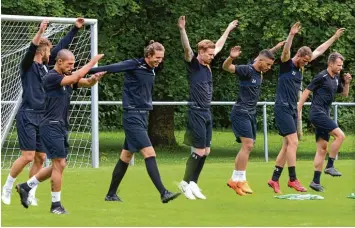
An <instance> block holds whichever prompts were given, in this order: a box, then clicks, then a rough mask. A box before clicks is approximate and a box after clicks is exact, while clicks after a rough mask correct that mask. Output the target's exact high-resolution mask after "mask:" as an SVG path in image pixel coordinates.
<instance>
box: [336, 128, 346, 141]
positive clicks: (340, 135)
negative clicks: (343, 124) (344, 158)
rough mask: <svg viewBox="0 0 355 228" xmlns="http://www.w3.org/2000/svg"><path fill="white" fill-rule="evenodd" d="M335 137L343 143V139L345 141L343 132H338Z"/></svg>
mask: <svg viewBox="0 0 355 228" xmlns="http://www.w3.org/2000/svg"><path fill="white" fill-rule="evenodd" d="M337 137H338V139H339V140H341V141H344V139H345V134H344V132H343V131H342V130H340V131H339V133H338V136H337Z"/></svg>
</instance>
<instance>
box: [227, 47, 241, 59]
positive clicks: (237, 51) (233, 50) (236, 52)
mask: <svg viewBox="0 0 355 228" xmlns="http://www.w3.org/2000/svg"><path fill="white" fill-rule="evenodd" d="M240 49H241V48H240V46H234V47H232V48H231V51H230V54H229V56H230V57H231V58H232V59H235V58H237V57H239V56H240V54H241V53H242V51H241V50H240Z"/></svg>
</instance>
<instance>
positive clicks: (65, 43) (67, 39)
mask: <svg viewBox="0 0 355 228" xmlns="http://www.w3.org/2000/svg"><path fill="white" fill-rule="evenodd" d="M84 22H85V21H84V18H78V19H76V21H75V25H74V27H73V28H72V29H71V30H70V31H69V32H68V34H67V35H65V36H64V37H63V38H62V39H61V40H60V41H59V43H58V44H57V45H56V46H55V48H53V49H52V50H51V55H50V57H49V63H48V65H54V64H55V59H56V57H57V54H58V52H59V51H60V50H62V49H67V48H68V47H69V44H70V43H71V42H72V41H73V39H74V37H75V35H76V34H77V33H78V31H79V29H81V28H82V27H83V25H84Z"/></svg>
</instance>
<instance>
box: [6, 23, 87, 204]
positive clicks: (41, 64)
mask: <svg viewBox="0 0 355 228" xmlns="http://www.w3.org/2000/svg"><path fill="white" fill-rule="evenodd" d="M83 24H84V19H83V18H78V19H77V20H76V22H75V26H74V27H73V28H72V29H71V30H70V31H69V33H68V34H67V35H66V36H65V37H63V39H61V40H60V41H59V43H58V44H57V45H56V46H55V48H53V49H52V50H51V48H52V43H51V42H50V41H49V40H48V39H47V38H44V37H42V35H43V34H44V32H45V30H46V28H47V25H48V20H44V21H42V23H41V24H40V27H39V30H38V32H37V33H36V35H35V36H34V38H33V40H32V42H31V44H30V47H29V48H28V50H27V52H26V53H25V56H24V58H23V59H22V61H21V63H20V76H21V83H22V89H23V92H22V103H21V106H20V108H19V111H18V113H17V116H16V127H17V135H18V140H19V144H20V149H21V155H20V157H19V158H17V159H16V160H15V162H14V163H13V164H12V167H11V169H10V173H9V175H8V177H7V179H6V182H5V185H4V187H3V189H2V197H1V199H2V202H3V203H4V204H7V205H9V204H10V203H11V191H12V187H13V183H14V182H15V180H16V178H17V176H18V175H19V174H20V173H21V171H22V170H23V168H24V167H25V166H26V165H27V164H29V163H30V162H32V161H33V164H32V167H31V169H30V173H29V177H32V176H33V175H35V174H36V173H37V172H38V171H39V170H40V169H41V168H42V166H43V162H44V160H45V158H46V156H45V155H46V154H45V153H44V151H43V146H42V145H41V141H40V135H39V123H40V121H41V120H42V118H43V113H44V111H45V93H44V90H43V86H42V81H43V76H44V75H45V74H46V73H47V72H48V66H53V65H54V64H55V58H56V57H57V53H58V52H59V51H60V50H61V49H63V48H67V47H68V46H69V44H70V43H71V42H72V40H73V38H74V36H75V34H76V33H77V32H78V30H79V29H80V28H81V27H82V26H83ZM35 192H36V188H33V189H32V190H31V192H30V196H29V198H30V201H31V204H32V205H33V206H37V200H36V197H35Z"/></svg>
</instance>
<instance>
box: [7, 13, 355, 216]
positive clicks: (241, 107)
mask: <svg viewBox="0 0 355 228" xmlns="http://www.w3.org/2000/svg"><path fill="white" fill-rule="evenodd" d="M83 24H84V19H83V18H78V19H77V21H76V22H75V26H74V27H73V29H72V30H71V31H70V32H69V33H68V34H67V35H66V36H65V37H64V38H63V39H62V40H61V41H60V42H59V43H58V44H57V45H56V46H55V48H53V49H52V44H51V42H50V41H49V40H48V39H46V38H43V37H42V35H43V34H44V32H45V30H46V27H47V25H48V21H46V20H44V21H43V22H42V23H41V25H40V28H39V30H38V32H37V34H36V35H35V37H34V38H33V40H32V43H31V44H30V47H29V49H28V50H27V52H26V54H25V56H24V58H23V60H22V62H21V64H20V70H21V71H20V74H21V81H22V87H23V95H22V97H23V100H22V104H21V107H20V109H19V111H18V114H17V116H16V124H17V130H18V138H19V143H20V149H21V156H20V157H19V158H18V159H17V160H16V161H15V162H14V163H13V165H12V167H11V170H10V173H9V175H8V177H7V180H6V183H5V185H4V187H3V189H2V201H3V203H4V204H10V202H11V191H12V188H13V183H14V182H15V180H16V177H17V176H18V175H19V173H20V172H21V171H22V169H23V168H24V167H25V166H26V165H27V164H28V163H30V162H32V161H33V165H32V168H31V170H30V179H29V180H28V181H27V182H24V183H21V184H18V185H16V189H17V192H18V193H19V195H20V199H21V203H22V205H23V206H24V207H26V208H28V207H29V205H37V201H36V198H35V191H36V188H37V186H38V184H39V183H40V182H42V181H44V180H46V179H48V178H51V186H52V205H51V209H50V211H51V212H52V213H54V214H66V213H67V211H66V210H65V209H64V207H63V206H62V204H61V186H62V176H63V171H64V168H65V165H66V157H67V155H68V146H69V145H68V130H69V122H68V115H69V105H70V96H71V94H72V91H73V90H75V89H76V88H78V87H91V86H93V85H95V84H96V83H97V82H98V81H99V80H100V79H101V77H102V76H103V75H104V74H105V73H118V72H124V73H125V74H124V85H123V98H122V99H123V129H124V132H125V141H124V145H123V149H122V151H121V155H120V158H119V160H118V162H117V164H116V166H115V168H114V170H113V173H112V179H111V183H110V186H109V190H108V193H107V195H106V197H105V200H106V201H122V200H121V199H120V197H118V195H117V190H118V187H119V185H120V183H121V181H122V179H123V177H124V175H125V173H126V171H127V169H128V165H129V162H130V161H131V159H132V157H133V154H134V153H135V152H139V151H140V152H141V153H142V155H143V157H144V160H145V164H146V168H147V172H148V174H149V176H150V178H151V180H152V182H153V184H154V185H155V187H156V188H157V190H158V192H159V194H160V198H161V201H162V202H163V203H167V202H169V201H170V200H173V199H175V198H177V197H178V196H179V195H180V194H181V193H174V192H170V191H169V190H167V189H166V188H165V186H164V185H163V183H162V180H161V177H160V173H159V170H158V167H157V163H156V159H155V157H156V154H155V150H154V148H153V147H152V144H151V142H150V139H149V137H148V133H147V128H148V113H149V111H150V110H152V108H153V107H152V89H153V86H154V80H155V68H156V67H158V66H159V64H160V63H161V62H162V61H163V58H164V52H165V49H164V46H163V45H162V44H160V43H159V42H154V41H151V42H150V43H149V45H148V46H146V47H145V49H144V57H142V58H134V59H129V60H125V61H122V62H119V63H115V64H111V65H107V66H100V67H93V66H94V65H95V64H96V63H97V62H98V61H99V60H100V59H101V58H102V57H103V55H102V54H101V55H97V56H95V57H94V58H93V59H92V60H91V61H90V62H89V63H87V64H86V65H85V66H83V67H82V68H80V69H78V70H76V71H74V72H73V70H74V64H75V56H74V55H73V53H72V52H71V51H69V50H68V49H66V48H67V47H68V46H69V44H70V43H71V41H72V39H73V37H74V36H75V34H76V33H77V31H78V30H79V29H80V28H81V27H82V26H83ZM185 26H186V19H185V17H184V16H181V17H180V18H179V20H178V28H179V31H180V35H181V43H182V46H183V49H184V59H185V64H186V67H187V73H188V76H189V77H188V78H189V85H190V98H189V106H188V107H189V109H188V127H187V131H186V139H187V143H189V145H190V146H191V154H190V156H189V158H188V160H187V162H186V169H185V174H184V176H183V179H182V180H181V182H180V183H179V184H178V188H179V189H180V190H181V192H182V193H183V194H184V195H185V196H186V198H188V199H190V200H194V199H196V198H198V199H206V196H205V195H203V194H202V192H201V189H200V188H199V186H198V185H197V182H198V179H199V176H200V173H201V171H202V169H203V166H204V163H205V160H206V158H207V156H208V155H209V154H210V151H211V149H210V147H211V139H212V117H211V111H210V106H211V101H212V92H213V82H212V81H213V80H212V71H211V67H210V64H211V62H212V60H213V59H214V57H215V55H217V54H218V53H219V52H220V51H221V50H222V48H223V46H224V44H225V41H226V39H227V37H228V35H229V33H230V32H231V31H232V30H234V29H235V28H237V27H238V21H237V20H235V21H233V22H231V23H230V24H229V25H228V27H227V29H226V30H225V32H224V33H223V35H222V36H221V37H220V39H219V40H218V41H217V42H216V44H215V43H213V42H212V41H210V40H202V41H201V42H199V43H198V52H197V55H196V54H194V52H193V51H192V49H191V47H190V44H189V40H188V37H187V33H186V29H185ZM300 28H301V25H300V23H299V22H297V23H296V24H295V25H293V26H292V28H291V30H290V33H289V36H288V38H287V40H286V41H283V42H280V43H279V44H278V45H276V46H275V47H274V48H272V49H270V50H268V49H265V50H262V51H261V52H260V53H259V55H258V56H257V57H256V58H255V59H254V60H253V61H252V62H251V63H249V64H247V65H234V64H233V61H234V60H236V59H237V58H238V57H239V56H240V54H241V47H239V46H235V47H233V48H232V49H231V51H230V55H229V57H228V58H227V59H226V60H225V62H224V63H223V69H224V70H226V71H228V72H230V73H233V74H236V76H237V77H238V78H239V85H240V89H239V96H238V99H237V101H236V103H235V105H234V106H233V109H232V112H231V121H232V129H233V132H234V134H235V137H236V140H237V141H238V142H240V143H241V144H242V145H241V149H240V151H239V153H238V154H237V156H236V159H235V170H234V171H233V173H232V177H231V179H230V180H229V181H228V182H227V185H228V186H229V187H230V188H232V189H233V190H234V191H235V192H236V193H237V194H238V195H241V196H243V195H246V194H251V193H253V191H252V189H251V188H250V186H249V185H248V182H247V180H246V167H247V162H248V158H249V154H250V152H251V151H252V149H253V145H254V143H255V139H256V104H257V101H258V99H259V95H260V89H261V84H262V79H263V73H265V72H267V71H268V70H270V69H271V67H272V65H273V64H274V61H275V57H274V53H275V52H276V51H277V50H278V49H280V48H281V47H282V46H283V52H282V55H281V63H280V76H279V80H278V86H277V93H276V104H275V118H276V124H277V127H278V130H279V133H280V135H281V136H283V137H284V141H283V146H282V148H281V151H280V153H279V155H278V157H277V160H276V165H275V170H274V173H273V175H272V179H271V180H270V181H269V182H268V185H269V186H270V187H272V188H273V190H274V192H275V193H280V192H281V191H280V186H279V181H278V180H279V177H280V175H281V172H282V170H283V167H284V165H285V164H286V162H287V165H288V169H289V176H290V178H289V181H288V186H289V187H292V188H294V189H295V190H297V191H301V192H305V191H307V190H306V188H304V187H303V186H302V185H301V183H300V182H299V181H298V179H297V177H296V171H295V166H296V150H297V146H298V138H297V118H298V116H299V117H300V116H301V111H302V106H303V104H304V102H305V101H306V99H307V97H308V96H309V94H310V92H313V100H312V106H311V112H310V120H311V122H312V124H313V125H314V126H315V128H316V142H317V152H316V156H315V159H314V166H315V171H314V178H313V181H312V182H311V184H310V187H311V188H312V189H314V190H316V191H323V187H322V186H321V185H320V175H321V171H322V168H323V162H324V159H325V155H326V153H327V147H328V141H329V137H330V135H332V136H333V137H334V138H335V140H334V142H333V143H332V144H331V146H330V153H329V159H328V163H327V167H326V169H325V170H324V172H325V173H326V174H330V175H332V176H340V175H341V173H340V172H338V171H337V170H336V169H335V168H334V159H335V156H336V155H337V153H338V152H339V148H340V147H341V144H342V142H343V140H344V133H343V132H342V131H341V130H340V128H339V127H338V126H337V124H336V123H335V122H334V121H333V120H331V119H330V117H329V108H330V105H331V103H332V101H333V100H334V97H335V94H336V93H342V94H343V95H344V96H347V95H348V93H349V85H350V81H351V79H352V78H351V75H350V74H345V75H344V79H343V80H340V78H339V73H340V71H341V69H342V65H343V61H344V57H343V56H342V55H340V54H339V53H332V54H331V55H330V56H329V59H328V67H327V69H326V70H324V71H322V72H320V73H319V74H318V75H317V76H315V77H314V79H313V80H312V82H311V83H310V85H309V86H308V87H307V89H306V90H305V91H304V93H303V95H302V97H301V100H300V102H299V104H298V106H297V100H298V99H297V93H298V91H299V90H300V87H301V82H302V73H303V68H304V66H305V65H306V64H307V63H309V62H311V61H312V60H314V59H315V58H317V57H318V56H320V55H321V54H323V53H324V52H325V51H326V50H327V49H328V48H329V46H330V45H331V44H332V43H333V42H334V41H336V40H337V39H338V38H339V37H340V36H341V35H342V33H343V32H344V29H339V30H337V31H336V33H335V34H334V36H332V37H331V38H330V39H329V40H328V41H326V42H325V43H323V44H322V45H321V46H319V47H318V48H317V49H316V50H315V51H313V52H312V51H311V49H310V48H309V47H306V46H305V47H301V48H300V49H299V50H298V51H297V53H296V55H295V56H294V57H293V58H291V55H290V48H291V45H292V40H293V37H294V36H295V35H296V34H297V33H298V32H299V31H300ZM48 68H52V69H50V70H48ZM87 74H91V76H90V77H88V78H84V77H85V75H87ZM45 155H46V156H47V158H48V159H51V161H52V164H51V166H49V167H45V168H42V166H43V162H44V160H45V157H46V156H45Z"/></svg>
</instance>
